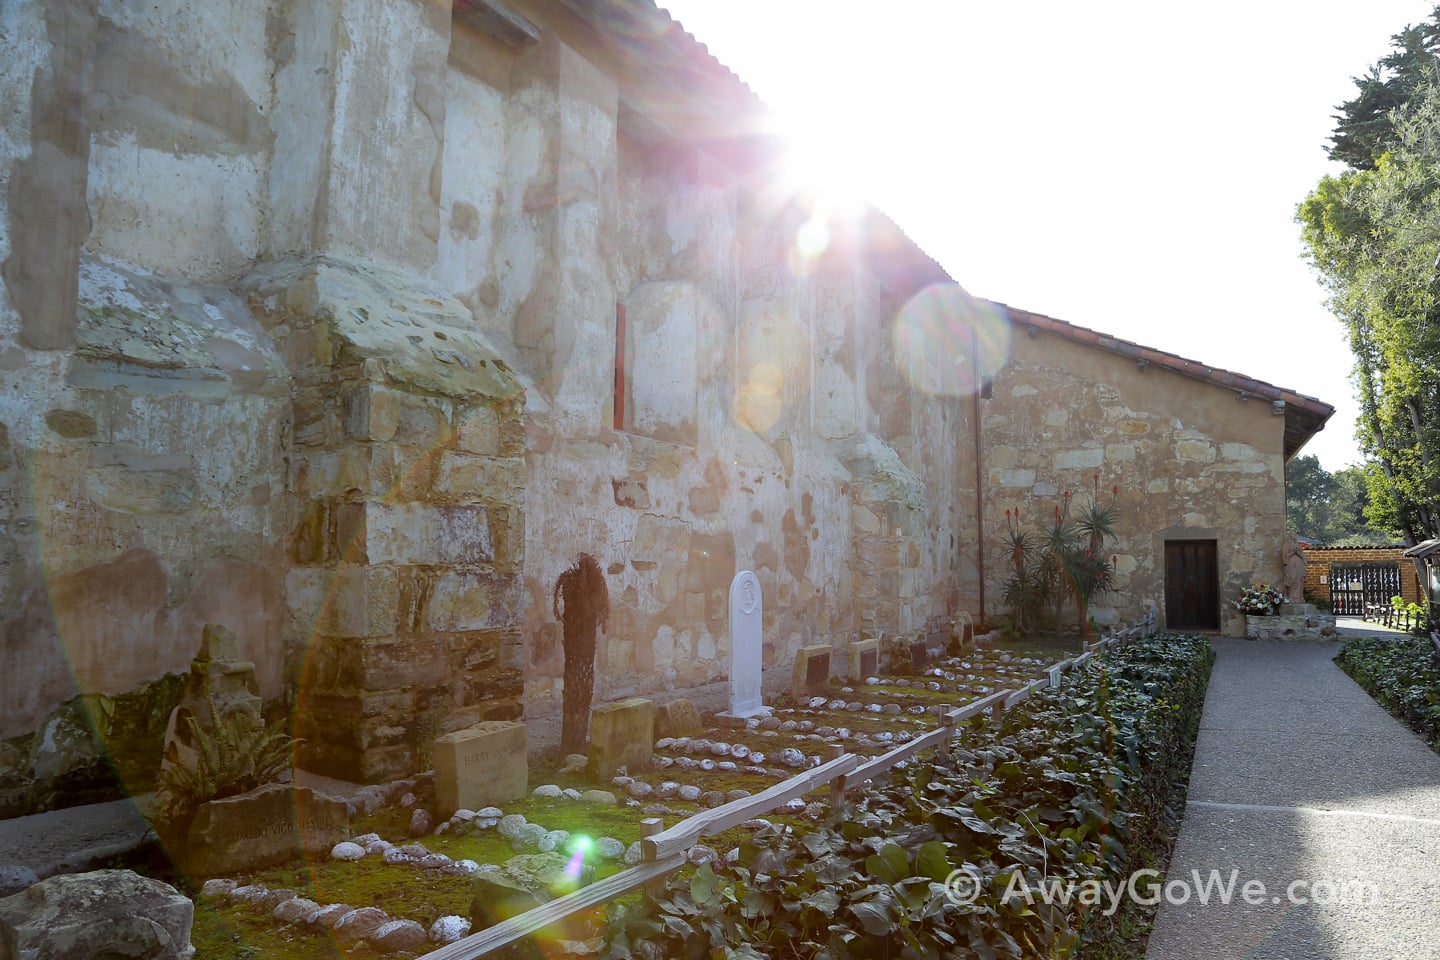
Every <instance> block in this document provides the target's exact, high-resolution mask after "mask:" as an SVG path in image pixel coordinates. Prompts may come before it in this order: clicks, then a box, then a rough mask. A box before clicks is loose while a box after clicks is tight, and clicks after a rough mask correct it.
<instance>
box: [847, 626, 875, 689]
mask: <svg viewBox="0 0 1440 960" xmlns="http://www.w3.org/2000/svg"><path fill="white" fill-rule="evenodd" d="M879 672H880V640H879V638H878V637H877V638H874V639H870V640H856V641H855V642H854V643H852V644H850V673H849V677H850V680H851V682H860V681H863V680H864V679H865V678H866V677H873V676H875V675H876V674H878V673H879Z"/></svg>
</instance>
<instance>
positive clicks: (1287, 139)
mask: <svg viewBox="0 0 1440 960" xmlns="http://www.w3.org/2000/svg"><path fill="white" fill-rule="evenodd" d="M659 2H661V3H662V5H663V6H664V7H665V8H666V9H667V10H669V11H670V13H671V15H672V16H674V17H675V18H676V19H677V20H679V21H680V22H681V23H682V24H684V25H685V27H686V29H688V30H689V31H690V32H691V33H692V34H694V35H695V36H696V37H697V38H698V39H699V40H700V41H701V42H703V43H705V44H706V45H707V46H708V47H709V48H710V50H711V52H712V53H714V54H715V55H716V57H717V58H719V59H720V61H721V62H723V63H724V64H726V66H728V67H730V68H731V69H732V70H734V71H735V72H736V73H737V74H738V75H739V76H740V77H741V78H742V79H743V80H745V81H746V82H747V83H748V84H749V85H750V87H751V88H752V89H753V90H754V91H755V92H756V93H757V94H758V95H759V96H760V97H761V98H762V99H764V100H765V101H766V102H767V103H768V104H770V106H771V107H772V108H774V109H775V110H776V112H777V113H778V114H779V115H780V116H781V117H782V118H783V119H784V121H785V123H786V124H787V125H790V126H793V127H794V128H795V129H796V132H797V133H799V134H802V135H804V136H806V137H808V138H809V139H810V140H812V141H813V142H814V143H815V144H817V145H818V149H819V150H822V151H824V155H825V156H827V157H828V158H830V160H829V162H830V166H831V173H832V175H833V174H836V173H840V174H843V173H845V172H846V171H848V172H850V173H851V174H852V175H853V176H854V177H855V178H856V179H858V180H859V181H861V182H862V184H863V191H864V193H865V194H866V195H867V196H868V197H869V198H870V199H871V200H872V201H873V202H874V203H875V204H876V205H877V206H879V207H881V208H882V209H884V210H885V211H886V212H888V213H889V214H890V215H891V216H892V217H894V218H895V220H896V221H898V222H899V223H900V225H901V226H902V227H903V228H904V229H905V230H906V232H907V233H909V234H910V236H911V237H912V238H913V239H914V240H915V241H916V242H917V243H919V244H920V245H921V246H922V247H924V248H925V250H926V251H927V252H929V253H930V254H931V256H933V257H935V259H937V260H938V261H940V263H941V264H942V265H943V266H944V267H945V268H946V269H947V270H948V271H949V272H950V275H951V276H953V277H954V278H955V279H956V280H958V281H959V282H960V284H961V285H962V286H964V287H965V288H966V289H967V290H969V291H970V292H971V293H973V294H976V295H978V296H982V297H988V298H990V299H992V300H998V301H1001V302H1003V303H1008V304H1010V305H1012V306H1015V307H1021V308H1024V309H1026V310H1031V311H1034V312H1036V313H1042V314H1048V315H1049V316H1053V317H1057V318H1059V319H1061V320H1066V321H1069V322H1070V323H1076V324H1080V325H1082V326H1087V327H1092V328H1094V329H1097V330H1102V331H1105V332H1107V333H1110V334H1113V335H1115V336H1118V337H1122V338H1124V339H1127V340H1135V341H1138V342H1140V343H1143V344H1146V345H1147V346H1153V347H1157V348H1159V349H1162V350H1168V351H1170V352H1172V353H1178V354H1180V355H1181V356H1184V357H1188V358H1191V359H1195V360H1200V361H1203V362H1205V363H1207V364H1211V365H1214V366H1218V367H1224V368H1226V369H1229V370H1234V371H1237V372H1240V373H1244V374H1246V375H1248V376H1251V377H1255V378H1258V379H1260V380H1266V381H1269V382H1271V383H1275V384H1279V385H1281V386H1284V387H1288V388H1290V389H1293V390H1296V391H1298V392H1300V393H1304V394H1309V395H1310V396H1315V397H1319V398H1320V399H1321V400H1324V401H1325V402H1326V403H1329V404H1332V405H1333V406H1335V408H1336V413H1335V416H1334V417H1332V418H1331V420H1330V423H1329V425H1328V426H1327V427H1326V428H1325V430H1324V431H1322V432H1321V433H1319V434H1318V435H1316V437H1315V438H1314V439H1313V440H1311V441H1310V443H1309V444H1308V445H1306V447H1305V449H1304V451H1303V452H1304V453H1309V454H1315V455H1317V456H1319V458H1320V461H1321V463H1322V464H1323V465H1324V466H1325V467H1326V469H1329V470H1336V469H1339V468H1340V467H1344V466H1346V465H1348V464H1351V463H1358V462H1360V459H1361V458H1360V453H1359V449H1358V445H1357V444H1356V442H1355V439H1354V420H1355V414H1356V409H1357V408H1356V404H1355V400H1354V391H1353V389H1352V387H1351V386H1350V383H1349V379H1348V376H1349V370H1350V352H1349V348H1348V347H1347V345H1346V343H1345V339H1344V333H1343V329H1342V327H1341V326H1340V323H1339V321H1337V320H1335V319H1334V318H1333V317H1331V315H1330V314H1329V312H1328V311H1327V310H1326V309H1325V307H1324V291H1323V290H1322V289H1321V288H1320V286H1319V284H1318V283H1317V282H1316V279H1315V277H1314V274H1313V273H1312V271H1311V270H1310V267H1309V266H1308V265H1307V264H1306V263H1305V262H1304V261H1303V260H1302V259H1301V244H1300V231H1299V227H1298V226H1297V225H1296V224H1295V223H1294V213H1295V207H1296V205H1297V204H1298V203H1299V202H1300V201H1301V200H1302V199H1304V197H1305V195H1306V193H1307V192H1309V190H1310V189H1311V188H1312V187H1313V186H1314V184H1315V183H1316V181H1317V180H1318V179H1319V178H1320V177H1321V176H1322V175H1323V174H1325V173H1327V172H1336V171H1338V169H1340V168H1339V165H1337V164H1333V163H1331V162H1330V161H1329V160H1327V159H1326V157H1325V152H1324V147H1325V145H1326V143H1327V142H1328V139H1329V136H1330V132H1331V130H1332V129H1333V126H1334V121H1333V120H1332V115H1333V114H1334V113H1335V109H1334V108H1335V106H1336V105H1337V104H1339V103H1341V102H1343V101H1345V100H1348V99H1350V97H1351V96H1352V95H1353V93H1354V87H1353V85H1352V84H1351V82H1350V78H1351V77H1353V76H1358V75H1360V74H1362V73H1364V72H1365V71H1366V70H1367V68H1368V67H1369V65H1370V64H1372V63H1374V62H1375V61H1376V60H1378V59H1379V58H1380V57H1382V56H1383V55H1385V54H1386V53H1387V52H1388V51H1389V49H1390V42H1389V38H1390V36H1391V35H1392V34H1395V33H1398V32H1400V30H1401V29H1403V28H1404V27H1405V26H1406V25H1407V24H1411V23H1419V22H1421V21H1423V20H1425V19H1426V18H1427V17H1428V15H1429V13H1430V11H1431V9H1432V0H1363V2H1357V0H1349V2H1346V3H1344V4H1341V3H1336V2H1334V0H1312V2H1304V3H1302V2H1298V0H1283V2H1281V0H1246V2H1243V3H1242V2H1237V0H1215V2H1211V3H1208V4H1170V3H1156V2H1154V0H1149V2H1144V3H1142V2H1138V0H1135V2H1123V0H1121V2H1117V0H1101V2H1099V3H1089V4H1081V3H1075V2H1074V0H1042V2H1020V0H1015V2H991V3H983V4H982V3H977V2H974V0H886V2H884V3H877V2H874V0H868V2H861V0H659Z"/></svg>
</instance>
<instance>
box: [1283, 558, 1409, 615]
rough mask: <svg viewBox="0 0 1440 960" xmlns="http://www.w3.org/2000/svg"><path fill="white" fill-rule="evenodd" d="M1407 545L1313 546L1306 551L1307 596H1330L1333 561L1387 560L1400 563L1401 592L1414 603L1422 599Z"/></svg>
mask: <svg viewBox="0 0 1440 960" xmlns="http://www.w3.org/2000/svg"><path fill="white" fill-rule="evenodd" d="M1404 553H1405V548H1404V547H1398V546H1397V547H1311V548H1310V549H1308V550H1306V551H1305V599H1306V600H1308V601H1310V602H1312V603H1313V602H1314V601H1316V600H1329V599H1330V586H1329V583H1328V578H1329V576H1330V566H1331V564H1348V563H1384V562H1394V563H1398V564H1399V565H1400V595H1401V596H1402V597H1404V598H1405V599H1406V600H1407V601H1409V602H1412V603H1418V602H1420V598H1421V595H1422V594H1421V590H1420V579H1419V577H1418V576H1416V574H1415V565H1414V564H1413V563H1411V562H1410V561H1409V560H1406V559H1405V558H1404V556H1403V554H1404Z"/></svg>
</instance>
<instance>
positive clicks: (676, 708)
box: [655, 697, 704, 737]
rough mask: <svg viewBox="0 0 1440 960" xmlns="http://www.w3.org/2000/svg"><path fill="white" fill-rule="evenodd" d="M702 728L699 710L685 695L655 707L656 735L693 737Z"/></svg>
mask: <svg viewBox="0 0 1440 960" xmlns="http://www.w3.org/2000/svg"><path fill="white" fill-rule="evenodd" d="M703 729H704V725H703V724H701V722H700V711H699V710H697V709H695V704H693V703H691V702H690V701H689V700H688V699H687V698H685V697H681V698H680V699H678V700H671V701H670V702H669V703H662V704H660V706H658V707H656V708H655V736H657V737H693V736H695V735H696V734H698V733H700V732H701V731H702V730H703Z"/></svg>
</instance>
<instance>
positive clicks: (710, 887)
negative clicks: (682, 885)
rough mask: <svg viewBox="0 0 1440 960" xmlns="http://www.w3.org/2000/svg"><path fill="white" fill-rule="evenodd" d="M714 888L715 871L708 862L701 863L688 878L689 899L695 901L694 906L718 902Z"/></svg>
mask: <svg viewBox="0 0 1440 960" xmlns="http://www.w3.org/2000/svg"><path fill="white" fill-rule="evenodd" d="M715 889H716V884H715V871H714V870H712V869H710V864H708V863H706V864H703V865H701V867H700V869H699V870H696V871H695V875H694V876H693V877H691V878H690V899H692V900H694V901H695V904H696V906H701V907H713V906H715V905H716V904H717V903H718V902H719V898H718V897H717V896H716V895H715Z"/></svg>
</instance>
